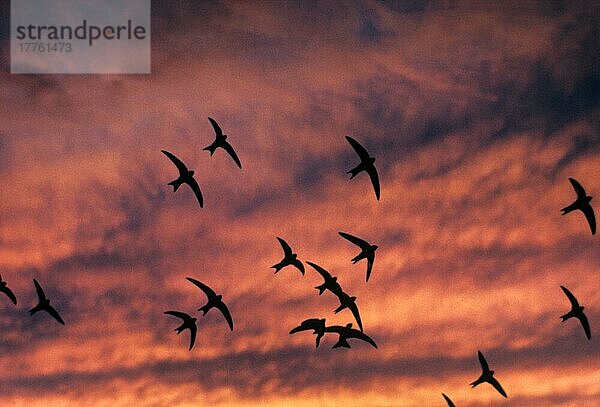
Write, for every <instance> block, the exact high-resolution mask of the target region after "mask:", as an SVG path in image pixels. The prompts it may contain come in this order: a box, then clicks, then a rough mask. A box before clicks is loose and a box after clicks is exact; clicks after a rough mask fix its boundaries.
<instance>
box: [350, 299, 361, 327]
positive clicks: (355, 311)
mask: <svg viewBox="0 0 600 407" xmlns="http://www.w3.org/2000/svg"><path fill="white" fill-rule="evenodd" d="M348 308H350V311H352V315H354V319H356V323H357V324H358V327H359V328H360V330H361V331H362V330H363V326H362V321H361V320H360V314H359V312H358V307H357V306H356V303H355V302H352V303H350V304H349V305H348ZM355 331H356V329H355Z"/></svg>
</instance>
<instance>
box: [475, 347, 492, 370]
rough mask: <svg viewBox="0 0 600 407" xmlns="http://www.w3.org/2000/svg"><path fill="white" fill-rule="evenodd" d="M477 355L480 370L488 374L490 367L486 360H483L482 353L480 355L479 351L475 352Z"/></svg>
mask: <svg viewBox="0 0 600 407" xmlns="http://www.w3.org/2000/svg"><path fill="white" fill-rule="evenodd" d="M477 355H478V356H479V363H480V364H481V369H482V370H483V371H484V372H488V371H489V370H490V367H489V365H488V363H487V360H485V357H484V356H483V353H481V351H477Z"/></svg>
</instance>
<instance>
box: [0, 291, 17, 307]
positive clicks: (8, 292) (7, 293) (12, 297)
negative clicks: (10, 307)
mask: <svg viewBox="0 0 600 407" xmlns="http://www.w3.org/2000/svg"><path fill="white" fill-rule="evenodd" d="M2 292H3V293H4V294H6V296H7V297H8V298H10V300H11V301H12V303H13V304H15V305H17V297H15V293H13V292H12V290H11V289H10V288H8V287H4V288H2Z"/></svg>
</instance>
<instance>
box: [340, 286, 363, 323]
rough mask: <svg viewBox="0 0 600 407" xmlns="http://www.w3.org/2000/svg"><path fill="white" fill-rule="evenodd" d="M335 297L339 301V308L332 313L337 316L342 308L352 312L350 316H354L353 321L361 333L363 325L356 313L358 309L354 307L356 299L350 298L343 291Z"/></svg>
mask: <svg viewBox="0 0 600 407" xmlns="http://www.w3.org/2000/svg"><path fill="white" fill-rule="evenodd" d="M336 295H337V297H338V299H339V300H340V306H339V307H337V308H336V309H335V310H334V311H333V312H335V313H336V314H337V313H338V312H340V311H341V310H343V309H344V308H348V309H349V310H350V311H351V312H352V315H354V319H355V320H356V323H357V324H358V327H359V328H360V330H361V331H362V330H363V325H362V321H361V320H360V314H359V312H358V307H357V306H356V297H354V296H352V297H351V296H349V295H348V294H346V293H345V292H343V291H342V292H341V293H339V294H336Z"/></svg>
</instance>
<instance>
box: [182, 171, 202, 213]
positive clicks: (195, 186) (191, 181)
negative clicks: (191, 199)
mask: <svg viewBox="0 0 600 407" xmlns="http://www.w3.org/2000/svg"><path fill="white" fill-rule="evenodd" d="M186 184H188V185H189V186H190V188H191V189H192V191H194V195H196V199H198V203H199V204H200V207H201V208H202V205H204V200H203V199H202V191H201V190H200V185H198V182H197V181H196V179H195V178H194V177H191V178H190V179H189V180H186Z"/></svg>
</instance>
